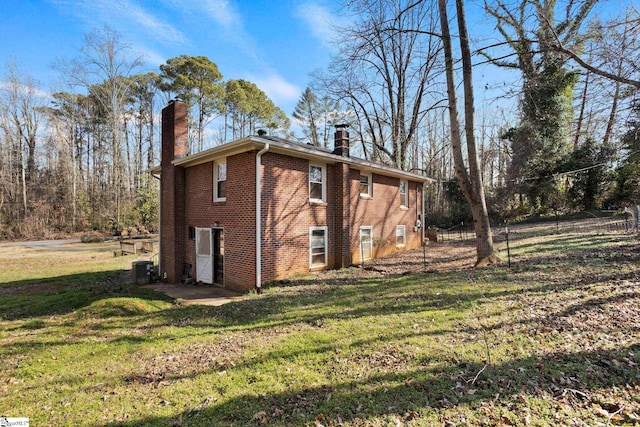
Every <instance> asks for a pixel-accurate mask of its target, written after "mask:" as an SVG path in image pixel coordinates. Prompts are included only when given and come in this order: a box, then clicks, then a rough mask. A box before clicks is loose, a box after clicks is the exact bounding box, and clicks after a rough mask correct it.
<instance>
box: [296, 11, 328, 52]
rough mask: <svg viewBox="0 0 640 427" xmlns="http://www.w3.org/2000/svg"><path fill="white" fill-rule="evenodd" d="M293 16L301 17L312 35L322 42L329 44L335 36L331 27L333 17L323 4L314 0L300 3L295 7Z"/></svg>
mask: <svg viewBox="0 0 640 427" xmlns="http://www.w3.org/2000/svg"><path fill="white" fill-rule="evenodd" d="M294 16H296V17H298V18H300V19H302V21H303V22H304V24H305V25H306V26H307V27H308V28H309V29H310V30H311V33H312V34H313V35H314V37H316V38H317V39H318V40H320V41H321V42H322V43H323V44H325V45H330V44H331V42H332V41H333V39H334V38H335V31H334V30H333V29H332V25H334V24H335V18H334V17H333V15H332V14H331V11H329V9H327V8H326V7H324V6H323V5H321V4H319V3H314V2H307V3H302V4H300V5H298V6H297V7H296V9H295V11H294Z"/></svg>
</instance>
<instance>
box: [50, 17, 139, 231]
mask: <svg viewBox="0 0 640 427" xmlns="http://www.w3.org/2000/svg"><path fill="white" fill-rule="evenodd" d="M141 65H142V57H141V56H135V55H131V46H130V45H129V44H127V43H125V42H123V40H122V38H121V36H120V34H119V33H117V32H116V31H113V30H112V29H110V28H108V27H104V28H102V29H100V30H96V31H94V32H93V33H90V34H87V35H86V36H85V42H84V45H83V46H82V47H81V48H80V51H79V56H78V57H77V58H76V59H74V60H72V61H71V62H70V63H67V64H58V65H57V68H58V69H59V70H60V71H61V72H62V73H63V75H64V76H65V77H66V79H67V80H68V81H69V82H70V83H71V84H73V85H75V86H79V87H83V88H84V89H85V90H86V91H87V92H88V95H89V97H90V99H91V100H92V101H93V103H94V104H95V107H96V108H95V111H94V113H97V115H98V116H99V117H100V119H101V123H102V124H104V129H102V131H101V132H100V134H95V133H94V138H99V139H97V140H94V149H95V150H97V151H98V152H102V153H105V154H107V155H108V157H109V158H108V159H105V160H103V161H106V164H107V165H108V167H109V169H108V177H106V179H107V181H106V182H104V181H102V182H101V183H100V185H101V186H102V187H103V188H104V189H105V190H106V191H107V192H108V197H107V200H106V201H107V204H108V205H110V206H111V205H112V206H113V207H112V213H111V221H113V222H114V223H115V224H114V226H117V225H119V224H120V223H121V222H122V219H123V206H122V205H123V202H124V201H126V202H127V203H131V198H132V195H131V194H127V193H128V191H127V190H129V189H128V188H127V187H128V185H127V183H128V179H129V178H130V175H129V174H127V170H126V169H127V168H128V164H127V163H126V162H125V160H124V152H126V150H128V147H127V145H126V144H125V136H126V123H125V120H126V105H127V101H128V99H129V97H130V96H131V87H132V84H133V80H132V79H129V78H128V77H129V76H131V75H132V74H133V72H134V71H135V70H136V69H137V68H138V67H140V66H141ZM98 135H99V136H98ZM127 154H128V153H127ZM99 167H102V165H100V166H99ZM94 172H96V171H94ZM105 185H106V186H105Z"/></svg>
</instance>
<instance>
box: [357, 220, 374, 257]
mask: <svg viewBox="0 0 640 427" xmlns="http://www.w3.org/2000/svg"><path fill="white" fill-rule="evenodd" d="M371 258H373V227H371V226H367V227H360V262H363V261H366V260H368V259H371Z"/></svg>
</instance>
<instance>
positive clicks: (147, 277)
mask: <svg viewBox="0 0 640 427" xmlns="http://www.w3.org/2000/svg"><path fill="white" fill-rule="evenodd" d="M132 268H133V278H134V280H135V283H136V285H140V284H147V283H151V276H152V273H153V262H152V261H134V262H133V264H132Z"/></svg>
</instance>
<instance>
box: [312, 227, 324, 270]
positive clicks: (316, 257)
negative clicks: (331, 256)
mask: <svg viewBox="0 0 640 427" xmlns="http://www.w3.org/2000/svg"><path fill="white" fill-rule="evenodd" d="M309 265H310V266H311V268H315V267H324V266H326V265H327V227H310V228H309Z"/></svg>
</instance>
